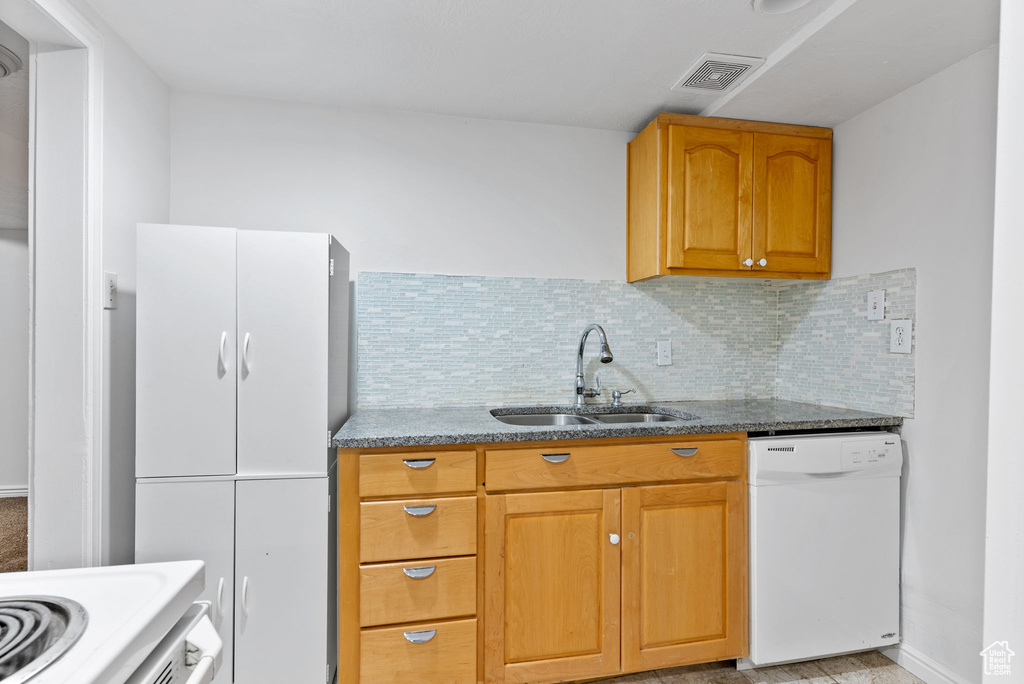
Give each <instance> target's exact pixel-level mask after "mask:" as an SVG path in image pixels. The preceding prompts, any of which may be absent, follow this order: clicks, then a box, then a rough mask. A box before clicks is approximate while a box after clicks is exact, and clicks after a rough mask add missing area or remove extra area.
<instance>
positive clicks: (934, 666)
mask: <svg viewBox="0 0 1024 684" xmlns="http://www.w3.org/2000/svg"><path fill="white" fill-rule="evenodd" d="M878 650H879V651H880V652H881V653H882V655H884V656H885V657H887V658H889V659H890V660H892V661H895V662H896V664H897V665H899V666H900V667H902V668H903V669H904V670H907V671H908V672H910V673H911V674H913V675H914V676H916V677H918V678H919V679H923V680H924V681H925V682H926V684H971V682H970V681H968V680H966V679H964V678H963V677H961V676H960V675H958V674H956V673H955V672H953V671H951V670H950V669H949V668H947V667H945V666H944V665H940V664H939V663H937V662H935V661H934V660H932V659H931V658H929V657H928V656H926V655H925V654H923V653H921V652H920V651H918V650H917V649H916V648H914V647H913V646H907V645H906V644H897V645H896V646H887V647H885V648H880V649H878ZM979 669H980V666H979Z"/></svg>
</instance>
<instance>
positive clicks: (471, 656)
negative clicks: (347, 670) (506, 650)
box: [359, 620, 476, 684]
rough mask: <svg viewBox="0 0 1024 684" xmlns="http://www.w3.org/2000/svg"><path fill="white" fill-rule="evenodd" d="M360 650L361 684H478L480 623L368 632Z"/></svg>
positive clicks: (386, 628)
mask: <svg viewBox="0 0 1024 684" xmlns="http://www.w3.org/2000/svg"><path fill="white" fill-rule="evenodd" d="M414 641H419V642H421V643H413V642H414ZM359 650H360V658H359V661H360V665H359V681H360V682H402V684H439V683H440V682H444V684H473V683H474V682H476V620H457V621H454V622H433V623H424V624H418V625H410V626H406V627H384V628H378V629H364V630H363V631H362V634H361V638H360V648H359Z"/></svg>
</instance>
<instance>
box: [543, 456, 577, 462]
mask: <svg viewBox="0 0 1024 684" xmlns="http://www.w3.org/2000/svg"><path fill="white" fill-rule="evenodd" d="M571 455H572V454H541V455H540V457H541V458H543V459H544V460H545V461H547V462H548V463H565V462H566V461H568V460H569V456H571Z"/></svg>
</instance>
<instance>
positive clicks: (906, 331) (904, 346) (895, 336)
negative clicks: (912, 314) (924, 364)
mask: <svg viewBox="0 0 1024 684" xmlns="http://www.w3.org/2000/svg"><path fill="white" fill-rule="evenodd" d="M913 339H914V322H913V321H911V320H909V319H900V320H895V321H892V322H891V327H890V329H889V351H890V352H892V353H894V354H909V353H910V346H911V343H912V340H913Z"/></svg>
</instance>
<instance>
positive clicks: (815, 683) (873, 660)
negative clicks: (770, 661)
mask: <svg viewBox="0 0 1024 684" xmlns="http://www.w3.org/2000/svg"><path fill="white" fill-rule="evenodd" d="M796 682H800V683H803V682H806V683H807V684H923V682H922V681H921V680H920V679H918V678H917V677H915V676H914V675H912V674H910V673H909V672H907V671H906V670H904V669H903V668H902V667H900V666H899V665H897V664H896V663H894V662H893V661H891V660H889V659H888V658H886V657H885V656H884V655H882V654H881V653H879V652H878V651H866V652H864V653H857V654H854V655H848V656H839V657H837V658H826V659H825V660H814V661H810V662H806V663H794V664H791V665H776V666H775V667H766V668H762V669H759V670H744V671H738V670H737V669H736V664H735V661H732V660H726V661H723V662H721V663H708V664H705V665H693V666H691V667H676V668H672V669H670V670H657V671H655V672H642V673H640V674H634V675H627V676H625V677H616V678H615V679H606V680H603V681H602V682H601V684H791V683H796ZM595 684H596V683H595Z"/></svg>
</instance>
